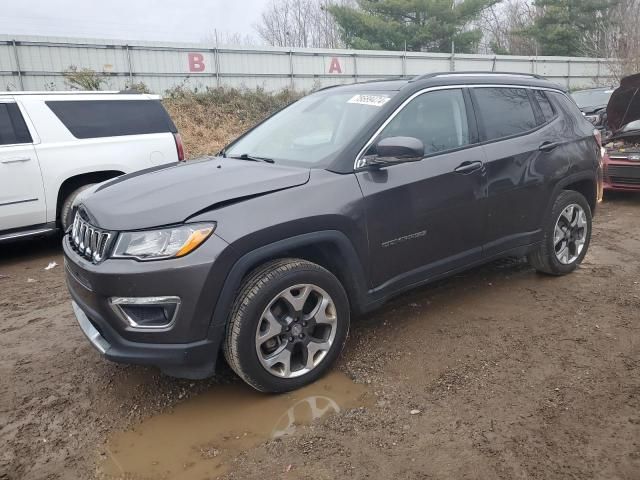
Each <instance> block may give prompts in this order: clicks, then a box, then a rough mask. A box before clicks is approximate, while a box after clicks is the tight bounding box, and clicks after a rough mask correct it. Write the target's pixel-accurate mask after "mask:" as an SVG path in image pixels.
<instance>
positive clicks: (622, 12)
mask: <svg viewBox="0 0 640 480" xmlns="http://www.w3.org/2000/svg"><path fill="white" fill-rule="evenodd" d="M638 18H640V0H621V1H620V2H619V3H618V4H617V5H616V6H615V8H613V9H612V11H611V12H610V18H609V19H607V21H605V20H604V19H597V18H596V19H594V21H596V22H599V23H600V24H602V27H601V28H600V29H598V30H599V33H598V34H597V35H595V34H594V35H593V36H592V37H591V38H590V39H589V40H590V41H589V42H587V43H586V47H585V52H584V53H585V55H589V56H593V57H603V58H606V59H607V61H606V63H607V67H608V68H609V70H610V71H611V73H612V74H613V75H614V76H615V77H616V78H617V79H618V80H619V79H621V78H622V77H625V76H627V75H631V74H633V73H638V72H640V30H639V29H638ZM605 25H606V26H605Z"/></svg>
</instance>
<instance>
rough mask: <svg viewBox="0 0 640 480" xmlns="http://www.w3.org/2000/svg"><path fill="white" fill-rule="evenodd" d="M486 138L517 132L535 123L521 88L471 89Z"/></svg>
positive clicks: (531, 110) (533, 115)
mask: <svg viewBox="0 0 640 480" xmlns="http://www.w3.org/2000/svg"><path fill="white" fill-rule="evenodd" d="M473 95H474V98H475V101H476V105H477V108H478V110H479V114H480V118H481V120H482V126H483V129H484V133H485V137H486V140H495V139H498V138H504V137H510V136H512V135H518V134H521V133H524V132H527V131H529V130H533V129H534V128H536V126H537V122H536V116H535V114H534V110H533V105H531V102H530V101H529V95H528V94H527V90H526V89H524V88H504V87H496V88H493V87H487V88H475V89H474V90H473Z"/></svg>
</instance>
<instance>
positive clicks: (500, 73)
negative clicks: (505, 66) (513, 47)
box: [409, 71, 546, 82]
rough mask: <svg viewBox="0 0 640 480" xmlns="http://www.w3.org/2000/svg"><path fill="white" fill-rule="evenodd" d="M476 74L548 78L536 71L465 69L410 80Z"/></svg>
mask: <svg viewBox="0 0 640 480" xmlns="http://www.w3.org/2000/svg"><path fill="white" fill-rule="evenodd" d="M465 75H466V76H468V77H471V76H476V77H480V76H492V75H496V76H511V77H528V78H535V79H538V80H546V78H544V77H543V76H542V75H537V74H535V73H520V72H486V71H485V72H483V71H468V72H467V71H465V72H435V73H425V74H423V75H417V76H415V77H413V78H412V79H411V80H409V82H417V81H420V80H427V79H429V78H436V77H448V76H452V77H453V76H465Z"/></svg>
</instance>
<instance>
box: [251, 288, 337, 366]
mask: <svg viewBox="0 0 640 480" xmlns="http://www.w3.org/2000/svg"><path fill="white" fill-rule="evenodd" d="M337 322H338V318H337V314H336V307H335V304H334V302H333V300H332V298H331V297H330V296H329V294H328V293H327V292H326V291H325V290H323V289H322V288H320V287H318V286H317V285H312V284H299V285H294V286H292V287H289V288H286V289H285V290H283V291H281V292H280V293H279V294H278V295H276V296H275V297H274V298H273V299H272V300H271V301H270V302H269V304H268V305H267V308H265V309H264V312H263V313H262V315H261V317H260V321H259V322H258V327H257V330H256V343H255V345H256V353H257V355H258V359H259V360H260V363H261V364H262V366H263V367H264V368H265V369H266V370H267V371H268V372H269V373H271V374H272V375H275V376H277V377H281V378H294V377H299V376H301V375H305V374H306V373H309V372H310V371H311V370H313V369H314V368H316V367H317V366H318V365H319V364H320V363H321V362H322V360H323V359H324V358H325V357H326V356H327V354H328V353H329V350H330V349H331V346H332V345H333V342H334V340H335V336H336V327H337Z"/></svg>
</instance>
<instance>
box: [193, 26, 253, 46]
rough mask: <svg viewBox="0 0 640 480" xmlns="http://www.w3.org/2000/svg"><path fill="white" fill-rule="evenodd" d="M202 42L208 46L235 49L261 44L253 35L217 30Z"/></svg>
mask: <svg viewBox="0 0 640 480" xmlns="http://www.w3.org/2000/svg"><path fill="white" fill-rule="evenodd" d="M201 42H202V43H206V44H207V45H219V46H234V47H253V46H256V45H259V44H260V43H261V42H260V41H259V40H258V39H257V38H255V37H254V36H251V35H247V34H244V35H243V34H241V33H238V32H224V31H217V30H214V31H213V32H210V33H208V34H207V35H206V36H205V37H203V38H202V40H201Z"/></svg>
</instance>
